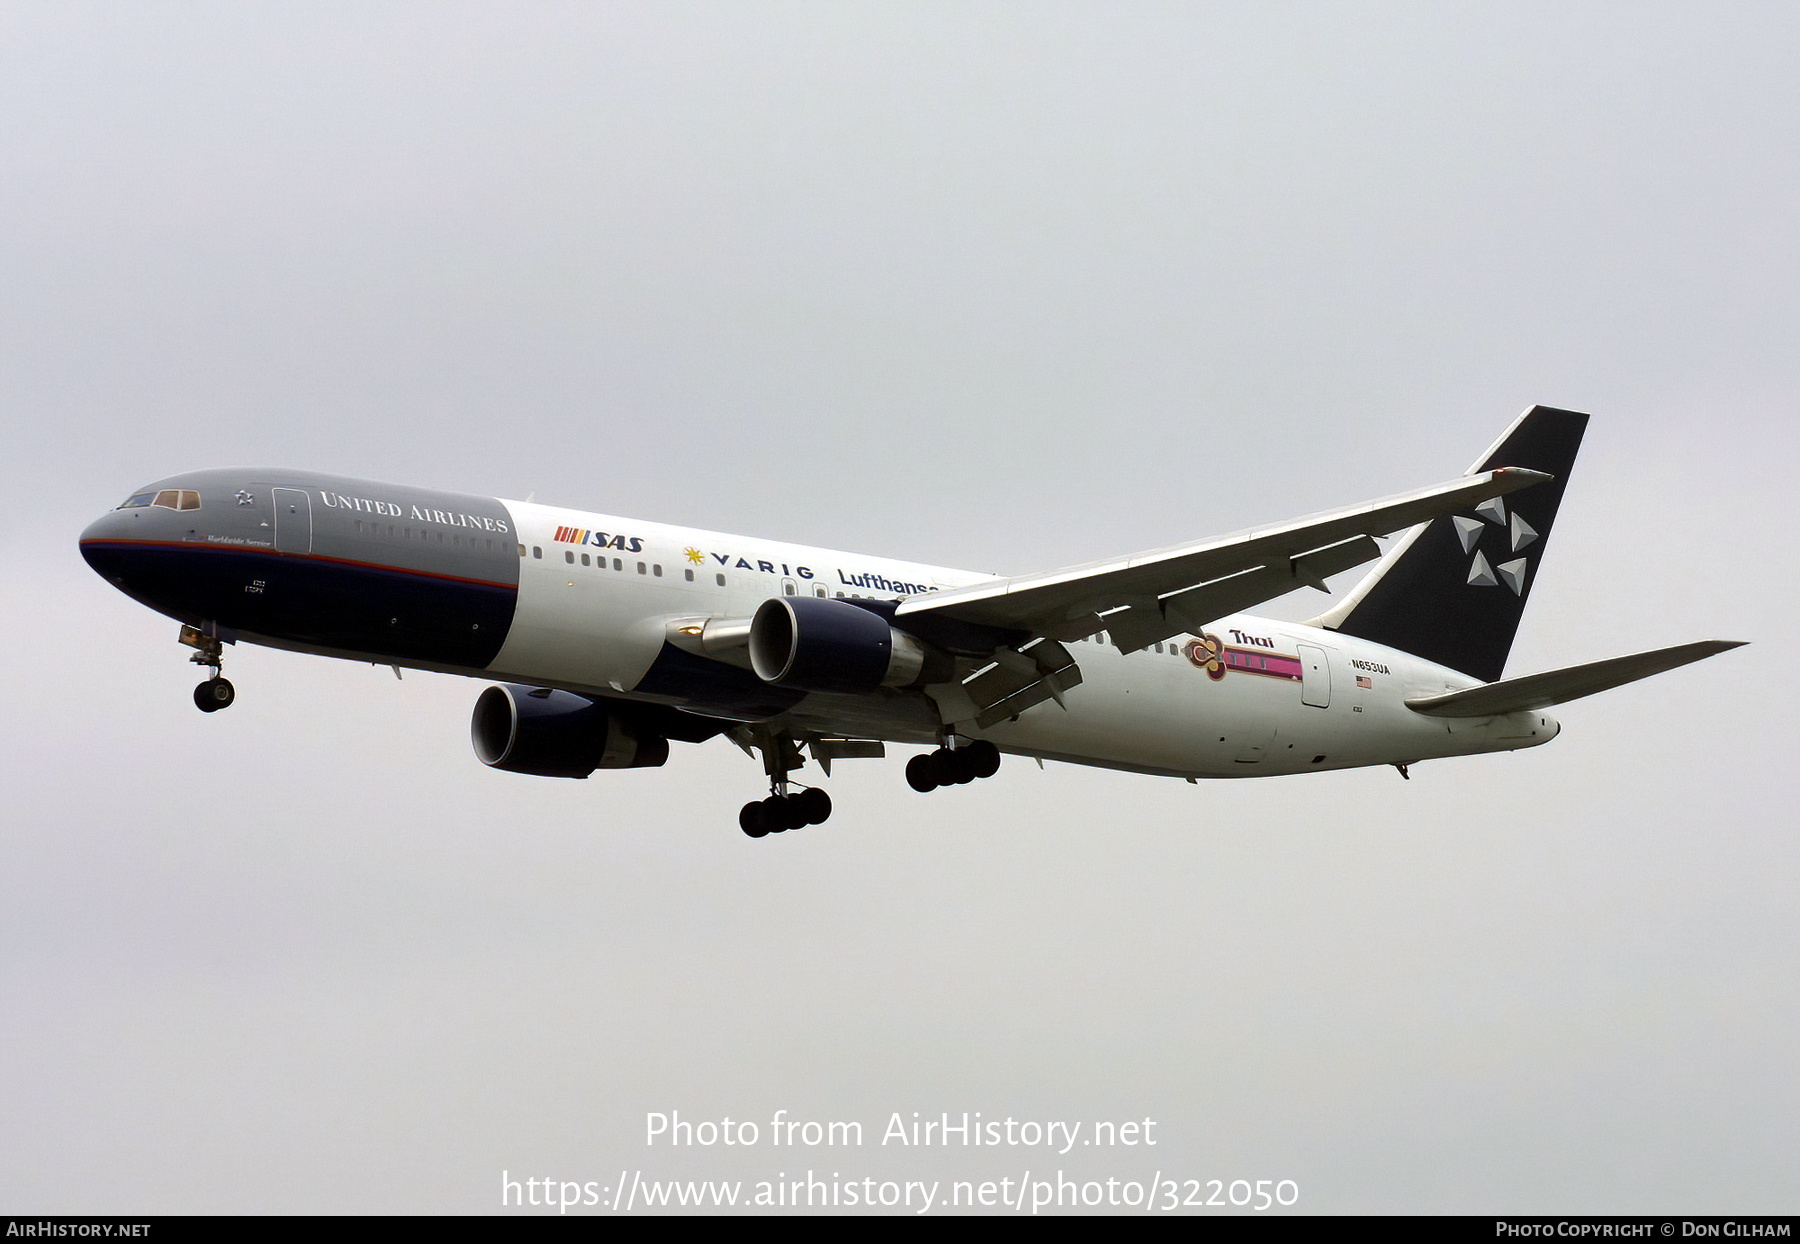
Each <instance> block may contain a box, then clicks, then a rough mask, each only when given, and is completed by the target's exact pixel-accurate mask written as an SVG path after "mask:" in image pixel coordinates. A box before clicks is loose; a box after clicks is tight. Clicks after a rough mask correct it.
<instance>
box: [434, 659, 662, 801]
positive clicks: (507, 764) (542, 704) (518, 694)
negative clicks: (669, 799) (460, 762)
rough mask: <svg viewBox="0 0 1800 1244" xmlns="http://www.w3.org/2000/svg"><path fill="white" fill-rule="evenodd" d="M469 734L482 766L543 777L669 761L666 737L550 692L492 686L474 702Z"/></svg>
mask: <svg viewBox="0 0 1800 1244" xmlns="http://www.w3.org/2000/svg"><path fill="white" fill-rule="evenodd" d="M469 734H470V738H471V740H472V741H473V742H474V744H475V755H476V756H477V757H478V758H479V759H480V761H481V763H482V764H484V765H487V766H488V767H490V768H494V769H504V770H506V771H507V772H508V773H530V774H534V775H536V776H538V777H568V778H584V777H586V776H587V775H588V774H590V773H592V772H593V771H594V770H595V769H640V768H655V767H656V766H658V765H660V764H662V763H663V762H664V761H665V760H667V759H668V758H669V740H668V739H666V738H664V737H663V736H662V735H659V734H651V733H648V732H646V731H640V730H638V729H635V728H633V726H632V725H631V724H630V723H628V722H626V721H624V720H622V719H621V718H620V716H619V715H618V713H617V712H615V711H613V710H612V709H611V708H609V707H608V706H607V705H606V704H604V703H601V702H597V701H594V700H590V699H588V698H587V697H586V696H582V695H576V694H574V693H573V692H570V691H554V690H551V689H550V688H548V687H521V686H517V685H514V684H510V683H509V684H505V685H503V686H497V687H489V688H488V689H487V690H486V691H483V692H482V693H481V698H480V699H478V700H476V701H475V715H474V719H473V720H472V721H471V722H470V725H469Z"/></svg>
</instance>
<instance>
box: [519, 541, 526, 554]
mask: <svg viewBox="0 0 1800 1244" xmlns="http://www.w3.org/2000/svg"><path fill="white" fill-rule="evenodd" d="M519 556H520V557H523V556H525V546H524V545H523V544H521V545H520V546H519Z"/></svg>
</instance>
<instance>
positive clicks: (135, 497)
mask: <svg viewBox="0 0 1800 1244" xmlns="http://www.w3.org/2000/svg"><path fill="white" fill-rule="evenodd" d="M154 500H156V494H155V493H153V492H139V493H133V494H132V495H131V496H129V497H127V498H126V499H125V501H124V502H123V504H121V505H120V506H119V508H120V509H121V510H135V509H137V508H138V507H139V506H140V505H149V504H150V503H151V502H152V501H154Z"/></svg>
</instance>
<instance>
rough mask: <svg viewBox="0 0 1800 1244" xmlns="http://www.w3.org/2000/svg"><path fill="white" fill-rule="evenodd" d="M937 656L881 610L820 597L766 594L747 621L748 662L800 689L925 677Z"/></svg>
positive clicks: (765, 676) (899, 683)
mask: <svg viewBox="0 0 1800 1244" xmlns="http://www.w3.org/2000/svg"><path fill="white" fill-rule="evenodd" d="M937 655H938V654H936V653H934V652H933V651H932V650H931V649H928V648H927V647H926V646H925V645H924V644H922V643H920V642H919V641H918V640H916V639H914V638H913V637H912V636H911V635H908V634H907V633H906V632H905V631H901V630H896V629H895V628H894V627H892V626H890V625H889V624H888V622H887V619H885V618H883V617H882V616H881V615H880V614H877V613H872V612H870V611H869V610H867V609H862V608H859V607H858V606H856V605H852V604H850V603H849V602H847V601H842V600H824V599H821V598H820V597H817V596H777V597H774V598H773V599H770V600H765V601H764V602H763V603H762V604H761V605H760V606H759V607H758V608H757V610H756V617H755V618H754V619H753V620H752V621H751V623H750V668H751V669H753V670H755V671H756V676H757V677H758V678H760V679H762V680H763V681H764V682H768V683H775V684H776V685H778V686H782V687H798V688H800V689H801V690H803V691H848V692H865V691H873V690H875V689H876V688H877V687H909V686H912V685H913V684H914V683H918V682H921V681H923V680H924V677H925V674H926V672H927V668H926V667H927V664H928V663H930V664H931V665H933V666H935V665H936V664H938V662H937V661H933V660H932V658H933V657H935V656H937Z"/></svg>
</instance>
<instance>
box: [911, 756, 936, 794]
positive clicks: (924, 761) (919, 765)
mask: <svg viewBox="0 0 1800 1244" xmlns="http://www.w3.org/2000/svg"><path fill="white" fill-rule="evenodd" d="M935 755H937V753H936V752H926V753H924V754H923V755H919V756H914V757H913V758H912V759H911V760H909V761H907V762H906V784H907V785H908V786H910V787H912V788H913V789H914V790H916V791H918V792H919V793H920V794H921V795H923V794H925V793H926V792H927V791H933V790H936V789H937V787H938V780H937V774H936V772H935V771H934V770H933V768H932V764H931V758H932V757H933V756H935Z"/></svg>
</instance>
